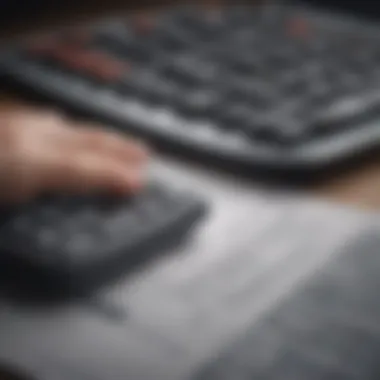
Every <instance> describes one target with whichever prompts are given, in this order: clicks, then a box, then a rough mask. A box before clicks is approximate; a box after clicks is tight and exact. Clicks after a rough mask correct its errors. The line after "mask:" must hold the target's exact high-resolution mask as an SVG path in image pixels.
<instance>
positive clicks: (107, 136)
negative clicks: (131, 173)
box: [69, 127, 148, 162]
mask: <svg viewBox="0 0 380 380" xmlns="http://www.w3.org/2000/svg"><path fill="white" fill-rule="evenodd" d="M71 138H72V140H71V141H70V142H69V143H70V144H71V146H72V147H74V148H76V149H83V148H85V149H89V150H92V151H97V152H103V153H105V154H107V155H110V156H114V157H118V158H119V159H121V160H123V161H124V160H128V161H133V162H143V161H145V160H146V159H147V156H148V149H147V148H146V146H145V145H144V144H143V143H141V142H139V141H137V140H132V139H128V138H126V137H125V136H123V135H121V134H118V133H116V132H108V131H107V132H106V131H104V130H102V129H100V128H96V127H91V128H80V129H78V130H77V131H76V133H75V134H73V135H72V136H71Z"/></svg>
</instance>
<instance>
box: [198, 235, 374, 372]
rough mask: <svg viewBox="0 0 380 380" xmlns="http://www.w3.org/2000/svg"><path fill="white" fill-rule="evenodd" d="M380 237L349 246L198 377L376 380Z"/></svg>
mask: <svg viewBox="0 0 380 380" xmlns="http://www.w3.org/2000/svg"><path fill="white" fill-rule="evenodd" d="M376 235H377V234H376V233H375V234H374V233H369V234H368V233H367V234H365V235H364V236H362V237H361V238H360V239H359V240H358V241H356V243H355V244H354V245H351V246H348V247H346V248H344V249H343V251H342V252H341V253H340V254H339V255H337V256H336V257H335V258H334V259H332V260H330V261H329V262H328V264H327V265H325V266H324V267H323V268H322V269H321V270H318V271H317V272H316V274H315V275H314V276H313V277H312V279H311V280H308V281H306V282H305V283H304V284H303V285H302V286H301V287H299V289H298V290H296V291H295V292H292V293H291V294H290V295H289V296H288V297H287V298H286V299H284V301H282V302H280V303H279V305H278V306H276V307H275V308H274V309H272V310H271V311H270V312H268V313H267V314H265V315H264V317H263V318H262V319H261V320H260V321H259V323H256V324H255V325H254V326H252V328H251V329H248V331H246V333H245V335H243V336H241V338H240V339H237V341H236V342H235V343H234V344H232V345H231V347H230V348H229V349H228V350H227V351H226V352H225V353H224V354H221V355H220V357H219V358H218V359H217V360H215V361H213V362H211V363H210V364H208V365H207V366H206V368H205V369H204V370H202V371H201V372H200V373H199V374H198V375H197V376H195V377H194V379H196V380H206V379H207V380H248V379H255V380H264V379H265V380H277V379H281V380H288V379H289V380H305V379H308V380H372V379H373V380H375V379H378V378H379V375H380V365H379V360H378V353H379V351H380V331H379V328H378V327H379V323H378V322H379V318H380V307H379V303H378V289H379V286H380V280H379V276H378V274H379V270H380V257H379V254H378V253H379V250H378V247H379V245H378V244H379V239H378V236H376Z"/></svg>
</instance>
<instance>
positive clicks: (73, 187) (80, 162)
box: [41, 154, 143, 194]
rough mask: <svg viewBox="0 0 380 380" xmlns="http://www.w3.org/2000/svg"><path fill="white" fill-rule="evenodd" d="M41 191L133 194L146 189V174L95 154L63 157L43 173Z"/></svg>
mask: <svg viewBox="0 0 380 380" xmlns="http://www.w3.org/2000/svg"><path fill="white" fill-rule="evenodd" d="M41 184H42V187H43V188H44V189H46V190H47V191H54V192H57V191H58V192H69V193H90V192H103V191H107V192H108V191H110V192H113V193H116V194H125V193H134V192H136V191H138V190H139V189H140V188H141V187H142V186H143V172H142V171H141V170H135V169H132V168H129V167H127V166H126V165H122V164H120V162H119V161H117V160H114V159H105V158H104V157H102V156H100V155H95V154H78V155H77V156H74V157H72V158H69V159H68V158H67V157H66V156H65V157H62V158H60V159H59V161H57V160H56V161H55V162H53V163H52V164H51V165H49V167H48V168H46V170H45V171H44V175H43V179H42V180H41Z"/></svg>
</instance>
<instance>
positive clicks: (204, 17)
mask: <svg viewBox="0 0 380 380" xmlns="http://www.w3.org/2000/svg"><path fill="white" fill-rule="evenodd" d="M260 3H261V2H260ZM379 41H380V29H379V28H378V27H376V26H373V25H372V24H370V23H369V22H368V23H366V22H365V21H363V20H360V21H359V20H354V19H350V18H348V17H343V16H338V15H336V14H330V13H324V12H322V11H320V10H316V9H311V8H310V9H309V8H305V7H303V6H299V5H297V6H296V5H293V4H291V3H288V2H274V1H267V2H264V3H263V4H262V5H256V6H253V5H252V6H243V5H237V4H236V5H231V6H228V7H227V8H225V9H208V10H206V9H203V8H196V7H195V6H186V5H183V6H182V5H180V6H175V7H171V8H168V9H164V10H162V11H159V12H157V14H154V15H150V14H147V15H140V14H139V15H132V16H131V15H129V16H128V17H127V16H126V17H122V16H120V17H119V18H117V17H116V18H112V19H107V20H100V21H99V22H96V23H93V24H90V25H86V26H83V27H80V26H79V27H73V28H64V29H63V30H57V31H52V32H51V33H50V34H49V33H47V34H46V35H42V36H39V37H33V38H30V39H27V40H25V41H22V42H15V43H14V44H13V43H10V44H9V45H8V46H5V47H4V49H3V53H2V58H1V60H0V61H1V64H0V66H1V73H2V76H3V78H4V80H5V81H6V82H9V83H11V84H17V86H20V85H21V88H22V89H23V90H25V89H28V90H29V91H30V90H31V92H32V93H34V94H38V95H39V96H42V97H43V98H44V99H45V100H50V101H52V102H54V103H56V104H57V105H59V106H61V107H64V108H66V109H70V110H72V111H75V112H77V113H79V114H81V115H86V116H88V117H91V118H94V119H97V120H100V121H104V122H107V123H108V124H111V125H113V126H115V127H116V128H118V129H119V130H121V131H125V132H128V133H135V134H138V135H139V136H143V137H145V138H147V139H149V140H150V141H152V142H153V143H156V144H158V145H160V146H162V147H165V148H167V149H170V150H172V151H176V152H180V153H182V154H186V155H188V156H192V157H196V158H200V159H201V160H209V161H210V162H215V163H217V165H222V166H228V167H229V166H234V167H235V166H236V167H237V168H247V169H256V168H258V169H259V168H263V169H273V170H274V171H277V170H278V171H280V172H283V171H287V172H299V171H302V172H304V173H306V172H309V171H311V172H315V170H319V169H326V168H327V167H329V166H332V165H335V164H339V163H343V162H346V161H347V160H348V159H349V158H355V157H356V156H357V155H358V154H360V153H363V152H367V151H370V150H372V149H374V148H376V147H377V146H378V145H379V142H380V129H379V128H378V119H379V107H380V96H379V94H380V92H379V89H380V80H379V78H380V69H379V64H378V63H379V60H380V44H379ZM353 46H355V49H353V48H352V47H353Z"/></svg>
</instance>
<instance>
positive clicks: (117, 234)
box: [0, 184, 206, 299]
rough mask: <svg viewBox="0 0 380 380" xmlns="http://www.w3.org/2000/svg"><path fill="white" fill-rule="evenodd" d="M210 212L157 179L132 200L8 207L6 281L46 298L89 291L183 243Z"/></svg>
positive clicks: (0, 235) (2, 244)
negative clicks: (155, 182) (169, 188)
mask: <svg viewBox="0 0 380 380" xmlns="http://www.w3.org/2000/svg"><path fill="white" fill-rule="evenodd" d="M205 211H206V206H205V204H204V203H203V201H202V200H200V199H198V198H197V197H194V196H193V195H189V194H184V193H182V192H178V191H173V190H168V189H166V188H165V187H164V186H161V185H156V184H153V185H150V186H149V187H148V188H147V189H145V190H144V191H143V193H142V194H139V195H136V196H133V197H127V198H126V199H113V198H109V197H106V196H92V197H51V198H49V199H48V198H47V197H46V198H44V199H41V200H36V201H35V202H33V203H30V204H28V205H23V206H20V207H18V208H17V209H12V210H6V212H2V223H1V227H0V251H1V259H0V262H1V272H4V273H2V280H4V278H5V277H9V279H10V280H11V281H12V282H13V283H14V284H11V285H12V286H13V285H15V286H16V288H17V289H16V291H20V290H23V291H24V290H25V289H23V287H24V285H25V286H26V288H27V289H28V291H29V290H32V291H31V292H30V294H31V295H33V296H34V295H35V294H33V293H36V295H37V293H40V295H41V296H42V298H46V297H49V298H50V297H61V296H65V297H67V296H87V295H90V293H91V292H94V291H95V290H97V289H98V288H99V287H101V286H104V285H105V284H108V283H109V282H114V281H115V280H116V279H117V278H119V277H120V276H122V275H125V274H126V273H129V272H130V271H136V270H137V269H138V267H140V266H141V265H143V264H147V262H148V261H149V260H153V259H154V258H158V257H159V256H160V255H161V254H162V253H164V252H165V251H166V250H169V249H170V248H173V247H174V246H175V245H176V244H178V243H180V242H181V240H182V239H183V238H184V237H185V236H186V235H187V234H188V233H189V232H190V230H191V229H192V228H193V227H195V224H196V222H197V221H199V220H200V219H201V217H202V216H203V215H204V214H205ZM32 288H34V289H32ZM12 291H13V290H12ZM57 299H58V298H57Z"/></svg>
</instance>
